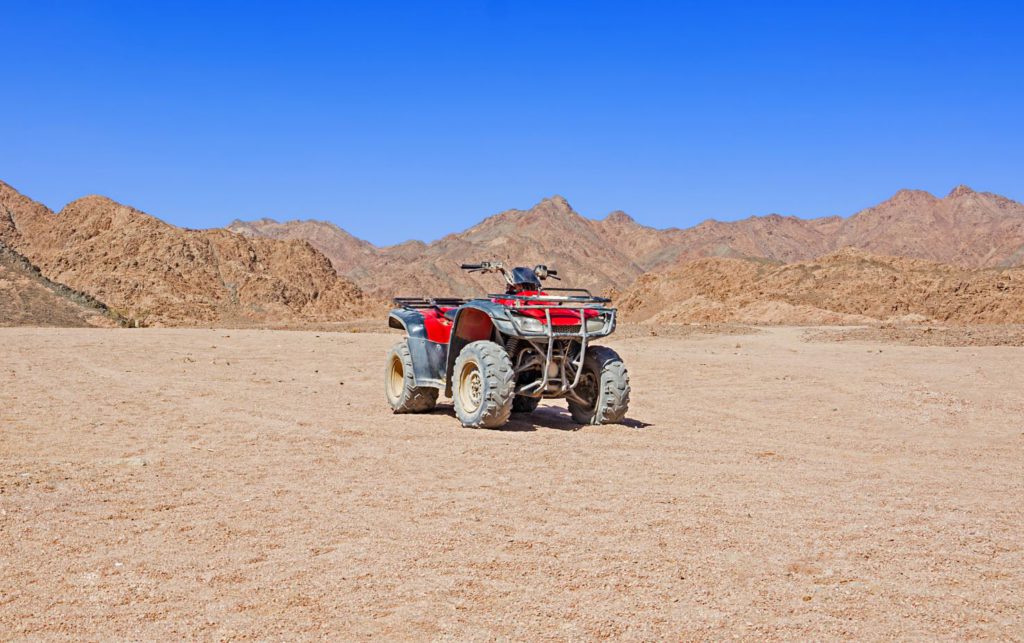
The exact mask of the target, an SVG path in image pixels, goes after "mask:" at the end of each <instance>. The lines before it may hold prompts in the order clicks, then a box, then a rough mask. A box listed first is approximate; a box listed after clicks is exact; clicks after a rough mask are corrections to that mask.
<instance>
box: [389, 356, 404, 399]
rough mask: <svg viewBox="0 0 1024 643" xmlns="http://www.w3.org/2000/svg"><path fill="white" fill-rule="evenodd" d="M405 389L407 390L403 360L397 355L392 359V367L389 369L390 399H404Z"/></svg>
mask: <svg viewBox="0 0 1024 643" xmlns="http://www.w3.org/2000/svg"><path fill="white" fill-rule="evenodd" d="M403 389H405V369H404V368H403V367H402V358H400V357H399V356H398V355H395V356H393V357H392V358H391V365H390V367H389V368H388V397H390V398H391V399H393V400H397V399H398V398H400V397H402V390H403Z"/></svg>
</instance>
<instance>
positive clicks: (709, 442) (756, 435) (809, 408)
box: [0, 328, 1024, 640]
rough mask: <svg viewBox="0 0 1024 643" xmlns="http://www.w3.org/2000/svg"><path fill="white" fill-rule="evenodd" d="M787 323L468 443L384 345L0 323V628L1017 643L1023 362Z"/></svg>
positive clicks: (720, 340)
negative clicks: (394, 375) (614, 413)
mask: <svg viewBox="0 0 1024 643" xmlns="http://www.w3.org/2000/svg"><path fill="white" fill-rule="evenodd" d="M806 334H807V331H806V330H804V329H795V328H769V329H762V330H760V331H757V332H753V333H752V334H739V335H736V334H731V335H730V334H710V335H709V334H693V335H689V336H681V337H663V336H658V337H647V336H642V335H637V336H633V337H628V338H627V337H624V338H619V339H617V340H614V341H611V342H609V343H610V344H611V345H613V346H614V347H615V348H616V349H617V350H619V351H620V353H621V354H622V355H623V356H624V358H625V360H626V363H627V365H628V366H629V368H630V370H631V373H632V382H633V401H632V405H631V409H630V412H629V421H628V422H627V424H626V425H613V426H602V427H584V428H580V427H578V426H576V425H574V424H573V423H572V422H571V421H570V419H569V416H568V413H567V412H566V410H565V409H564V406H563V405H562V404H559V403H555V402H552V403H544V404H542V406H541V408H540V409H539V411H538V412H537V413H535V414H533V415H532V416H525V417H519V418H517V419H515V420H514V421H513V422H512V423H511V424H510V425H509V426H508V427H507V429H506V430H500V431H487V430H471V429H465V428H462V427H460V426H459V425H458V422H457V421H456V420H455V418H454V416H453V413H452V411H451V408H450V407H448V406H445V407H442V408H440V409H438V410H437V411H435V412H433V413H431V414H428V415H419V416H417V415H407V416H395V415H392V414H391V413H390V411H389V409H388V407H387V405H386V403H385V401H384V395H383V391H382V382H381V380H382V373H381V371H382V368H383V367H382V360H383V356H384V352H385V350H386V349H387V348H388V347H389V346H390V345H391V344H392V343H393V342H394V341H396V340H397V339H398V336H396V335H388V334H384V333H379V334H377V333H328V332H319V333H318V332H298V331H257V330H245V331H240V330H230V331H229V330H184V329H138V330H128V329H117V330H105V329H31V328H4V329H0V462H2V467H0V639H5V640H7V639H19V638H20V639H36V638H51V637H69V638H75V639H124V638H137V639H154V638H163V639H167V638H181V637H188V638H204V639H222V638H224V639H230V638H311V637H318V638H320V637H332V638H336V637H338V636H344V637H346V638H362V637H368V636H372V635H375V636H379V637H387V638H454V639H466V638H474V639H489V638H515V639H527V640H533V639H538V638H555V639H580V638H588V639H589V638H602V637H615V638H625V639H666V638H667V639H679V638H687V639H688V638H713V639H723V638H728V637H731V636H733V635H736V636H740V637H746V638H758V639H760V638H797V639H805V640H807V639H814V638H825V637H828V638H831V637H846V636H855V637H859V638H922V639H931V638H963V637H986V638H1017V639H1019V638H1022V637H1024V589H1022V588H1024V529H1022V525H1024V369H1022V368H1021V365H1022V364H1024V349H1022V348H1019V347H1011V346H998V347H974V346H971V347H959V348H958V347H944V346H907V345H899V344H893V343H879V342H875V341H866V340H858V339H856V338H853V339H851V338H844V341H841V342H829V341H806V340H805V335H806Z"/></svg>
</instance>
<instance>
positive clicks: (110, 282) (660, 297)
mask: <svg viewBox="0 0 1024 643" xmlns="http://www.w3.org/2000/svg"><path fill="white" fill-rule="evenodd" d="M0 244H2V246H4V247H6V248H7V249H9V251H10V252H11V253H13V255H12V256H14V255H17V257H20V259H18V261H16V262H15V263H11V262H8V265H5V266H4V271H5V272H4V273H3V274H0V279H6V281H5V282H3V283H4V284H7V286H8V289H7V292H13V293H16V294H17V296H18V297H19V298H20V299H18V300H15V297H14V295H8V296H7V301H6V302H5V303H6V307H5V309H4V310H5V311H6V312H5V315H6V316H7V317H8V318H11V319H15V320H21V322H17V321H16V322H15V323H32V322H31V319H43V318H46V317H47V316H48V315H50V316H52V317H54V318H59V319H64V320H65V321H66V322H67V323H68V324H69V325H78V324H81V323H87V324H91V323H94V322H97V321H98V318H97V317H96V316H95V314H94V312H95V310H93V311H92V312H90V311H89V310H84V311H83V310H78V309H76V308H74V306H71V308H68V305H69V304H68V300H67V298H66V297H64V294H66V293H65V292H64V291H63V290H61V288H67V292H70V293H77V294H80V295H81V296H82V297H86V298H88V299H89V301H90V302H95V304H96V305H97V306H98V307H99V308H98V309H97V310H100V311H101V312H102V311H107V313H104V314H105V315H106V316H107V317H109V318H112V319H115V320H121V321H127V323H131V324H140V325H152V324H157V325H196V324H203V325H209V324H220V325H235V324H265V323H277V324H280V323H285V324H289V323H305V322H328V321H343V320H348V319H353V318H365V317H376V316H377V315H379V314H380V313H381V312H382V310H383V308H384V303H383V297H384V296H393V295H435V296H440V295H459V296H474V295H479V294H482V293H485V292H492V291H494V290H497V289H499V288H500V283H499V282H498V281H497V280H496V279H495V278H494V276H493V275H485V276H479V275H469V274H466V273H464V272H462V271H460V270H459V269H458V265H459V264H460V263H463V262H472V261H479V260H482V259H499V260H505V261H509V262H514V263H517V264H525V265H530V264H534V263H547V264H549V265H551V266H552V267H556V268H558V269H559V271H560V273H561V274H562V275H563V276H564V277H565V282H564V284H565V285H568V286H581V287H585V288H590V289H592V290H595V291H598V292H604V293H612V294H619V295H621V297H619V299H620V301H621V304H622V310H623V315H624V317H625V318H626V319H633V320H636V321H650V320H653V321H669V322H685V321H715V320H719V321H740V322H744V323H834V322H839V323H849V322H858V321H865V320H876V319H900V318H907V319H914V318H920V319H925V318H927V319H936V320H941V321H949V322H955V323H1006V322H1014V323H1017V322H1020V321H1024V320H1022V319H1021V313H1020V311H1021V310H1022V307H1024V301H1022V299H1021V295H1020V289H1021V281H1020V279H1021V277H1020V275H1021V269H1019V268H1013V269H1010V268H1009V267H1012V266H1019V265H1020V264H1021V263H1022V261H1024V206H1022V205H1021V204H1020V203H1017V202H1015V201H1012V200H1010V199H1006V198H1004V197H1001V196H998V195H995V194H991V193H984V192H975V191H973V190H971V189H970V188H967V187H965V186H960V187H957V188H955V189H954V190H953V191H951V192H950V193H949V194H948V195H947V196H945V197H943V198H937V197H935V196H933V195H931V194H928V193H927V192H922V191H915V190H902V191H900V192H898V193H897V194H896V195H894V196H893V197H892V198H891V199H888V200H887V201H885V202H883V203H881V204H879V205H877V206H874V207H872V208H868V209H866V210H862V211H861V212H858V213H856V214H854V215H852V216H850V217H849V218H845V219H844V218H841V217H836V216H832V217H824V218H818V219H800V218H797V217H790V216H781V215H768V216H761V217H750V218H747V219H744V220H741V221H733V222H720V221H714V220H709V221H705V222H703V223H701V224H699V225H697V226H694V227H692V228H688V229H664V230H662V229H656V228H651V227H648V226H644V225H642V224H640V223H638V222H637V221H635V220H634V219H632V218H631V217H630V216H629V215H627V214H625V213H623V212H620V211H616V212H613V213H611V214H609V215H608V216H606V217H605V218H604V219H600V220H595V219H589V218H586V217H583V216H581V215H580V214H579V213H577V212H576V211H575V210H573V208H572V207H571V206H570V205H569V203H568V202H567V201H566V200H565V199H564V198H562V197H558V196H556V197H551V198H548V199H544V200H543V201H541V202H540V203H538V204H537V205H535V206H533V207H532V208H530V209H528V210H507V211H505V212H501V213H499V214H495V215H493V216H491V217H488V218H486V219H484V220H483V221H481V222H480V223H478V224H477V225H475V226H473V227H471V228H468V229H466V230H463V231H461V232H457V233H452V234H449V235H447V236H445V237H443V238H441V239H439V240H437V241H434V242H432V243H422V242H417V241H411V242H406V243H403V244H399V245H396V246H388V247H376V246H374V245H373V244H371V243H369V242H367V241H364V240H361V239H358V238H356V237H354V236H352V235H351V234H349V233H348V232H346V231H345V230H343V229H341V228H339V227H338V226H336V225H334V224H331V223H327V222H322V221H315V220H306V221H290V222H285V223H278V222H276V221H274V220H271V219H260V220H257V221H251V222H244V221H235V222H233V223H232V224H231V225H230V226H229V227H228V229H213V230H186V229H182V228H178V227H175V226H172V225H169V224H167V223H165V222H163V221H161V220H159V219H157V218H155V217H152V216H150V215H147V214H145V213H144V212H141V211H139V210H136V209H134V208H131V207H129V206H125V205H122V204H119V203H117V202H115V201H112V200H110V199H107V198H105V197H100V196H89V197H84V198H82V199H78V200H76V201H73V202H71V203H69V204H68V205H66V206H65V207H64V208H63V209H62V210H61V211H60V212H59V213H56V214H55V213H53V212H52V211H50V210H49V209H48V208H46V207H45V206H44V205H42V204H40V203H37V202H35V201H32V200H31V199H29V198H27V197H25V196H23V195H21V194H19V193H18V192H17V191H16V190H14V189H13V188H11V187H10V186H8V185H7V184H4V183H2V182H0ZM886 255H894V256H886ZM18 262H24V264H26V265H27V266H29V273H31V274H35V273H38V275H39V277H40V278H41V279H43V280H45V283H44V282H40V283H35V284H34V285H33V284H32V283H30V282H31V279H28V278H29V277H30V276H31V274H29V273H24V271H23V270H22V271H21V272H18V271H19V270H21V268H24V267H25V266H24V265H22V264H21V263H18ZM19 266H21V267H20V268H19ZM26 279H28V280H26ZM15 283H16V284H17V289H15V290H12V288H13V287H12V286H10V284H15ZM40 287H41V288H43V290H40ZM18 289H20V290H18ZM25 289H27V290H25ZM44 290H49V292H50V293H51V294H55V295H56V296H57V299H53V298H52V297H50V295H47V294H46V293H45V292H44ZM30 291H31V293H33V294H32V295H31V297H29V298H30V299H31V300H32V301H33V302H34V303H33V304H32V305H34V306H36V308H35V309H34V310H36V312H35V313H32V314H30V315H22V314H20V313H18V312H17V310H20V308H19V306H20V307H21V308H25V307H26V306H28V305H29V304H27V303H24V302H27V301H28V299H26V298H25V296H23V293H26V292H30ZM2 294H4V293H3V292H0V295H2ZM62 297H63V300H61V298H62ZM18 301H21V302H23V303H22V304H18V303H17V302H18ZM76 301H77V300H75V299H74V297H72V299H71V303H72V304H73V303H75V302H76ZM12 302H14V303H12ZM8 309H10V310H8ZM47 311H49V312H47ZM26 320H28V321H26ZM68 320H70V321H68Z"/></svg>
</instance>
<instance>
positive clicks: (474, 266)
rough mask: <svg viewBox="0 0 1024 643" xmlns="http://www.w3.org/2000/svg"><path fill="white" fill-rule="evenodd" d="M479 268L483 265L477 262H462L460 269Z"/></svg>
mask: <svg viewBox="0 0 1024 643" xmlns="http://www.w3.org/2000/svg"><path fill="white" fill-rule="evenodd" d="M480 268H483V266H482V265H480V264H478V263H464V264H462V269H463V270H479V269H480Z"/></svg>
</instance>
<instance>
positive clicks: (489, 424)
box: [452, 341, 515, 429]
mask: <svg viewBox="0 0 1024 643" xmlns="http://www.w3.org/2000/svg"><path fill="white" fill-rule="evenodd" d="M452 383H453V386H452V388H453V391H452V392H453V397H454V399H455V415H456V416H458V418H459V421H460V422H462V426H470V427H486V428H489V429H493V428H495V427H499V426H501V425H503V424H505V423H506V422H508V416H509V414H510V413H511V412H512V398H513V396H514V394H515V385H514V384H515V374H514V371H513V369H512V361H511V360H510V359H509V358H508V353H506V352H505V349H504V348H503V347H501V346H499V345H498V344H495V343H494V342H489V341H477V342H472V343H470V344H467V345H466V347H465V348H463V349H462V351H461V352H460V353H459V356H458V358H457V359H456V360H455V370H454V372H453V374H452Z"/></svg>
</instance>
